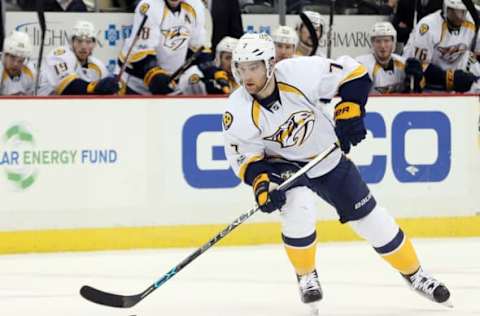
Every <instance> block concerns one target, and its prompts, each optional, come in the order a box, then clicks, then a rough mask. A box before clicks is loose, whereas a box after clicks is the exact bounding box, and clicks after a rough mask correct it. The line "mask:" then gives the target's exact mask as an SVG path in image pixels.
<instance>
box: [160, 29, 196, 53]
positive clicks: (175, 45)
mask: <svg viewBox="0 0 480 316" xmlns="http://www.w3.org/2000/svg"><path fill="white" fill-rule="evenodd" d="M162 34H163V36H164V37H165V40H164V43H163V45H164V46H165V47H167V48H170V49H171V50H177V49H179V48H180V47H181V46H182V45H183V43H185V42H186V41H187V40H188V39H189V38H190V32H189V31H188V29H187V28H186V27H184V26H183V25H181V26H174V27H172V28H170V29H168V30H162Z"/></svg>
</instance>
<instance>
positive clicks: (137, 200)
mask: <svg viewBox="0 0 480 316" xmlns="http://www.w3.org/2000/svg"><path fill="white" fill-rule="evenodd" d="M225 102H226V98H223V97H218V98H215V97H213V98H212V97H209V98H188V97H183V98H39V99H34V98H3V99H2V102H1V104H0V135H1V138H0V169H1V171H0V201H1V203H0V216H1V219H2V220H1V221H0V253H17V252H32V251H36V252H43V251H69V250H72V251H74V250H100V249H128V248H153V247H195V246H199V245H201V244H203V243H204V242H205V241H206V240H208V239H209V238H210V237H211V236H213V235H214V234H215V233H217V232H218V231H220V230H221V229H222V227H223V226H224V225H225V224H229V223H230V222H231V221H233V220H234V219H235V218H236V217H237V216H239V215H240V214H241V213H243V212H246V211H247V210H249V209H250V208H251V207H252V206H253V196H252V193H251V189H250V188H249V187H247V186H245V185H243V184H240V183H239V181H238V179H237V178H236V177H235V176H234V175H233V172H232V171H231V169H230V168H229V166H228V163H227V161H226V160H225V154H224V151H223V145H222V142H223V139H222V135H221V115H222V109H223V107H224V105H225ZM367 109H368V114H367V117H366V122H367V127H368V129H369V134H368V137H367V139H366V140H365V141H364V142H363V143H362V144H361V145H360V146H359V147H356V148H354V149H353V153H352V155H351V158H352V159H353V160H354V161H355V162H356V163H357V164H358V165H359V168H360V170H361V172H362V175H363V177H364V178H365V180H366V181H367V182H368V183H369V185H370V187H371V189H372V191H373V193H374V194H375V196H376V197H377V200H378V201H380V203H381V204H382V205H384V206H386V207H387V208H388V209H389V211H390V212H392V214H393V215H394V216H395V217H396V218H398V219H399V221H400V223H401V224H402V225H403V226H404V228H405V229H406V231H408V232H409V233H410V234H411V235H412V236H417V237H422V236H426V237H443V236H459V237H461V236H480V189H479V186H478V184H477V180H478V175H480V159H479V157H480V132H479V116H480V103H479V102H478V96H452V95H441V96H424V95H421V96H409V97H406V96H393V97H371V98H370V100H369V103H368V106H367ZM318 206H319V207H318V209H319V212H318V213H319V219H320V220H319V224H318V225H319V226H318V227H319V230H318V232H319V234H318V235H319V238H320V240H321V241H329V240H355V239H357V237H356V236H355V235H353V233H352V232H351V231H350V230H349V229H348V227H343V226H342V225H340V224H339V223H338V221H337V220H336V214H335V211H334V210H333V209H332V208H331V207H329V206H328V205H326V204H325V203H324V202H322V201H321V200H319V201H318ZM278 221H279V217H278V214H274V215H269V216H268V215H265V214H256V215H255V216H253V218H251V219H250V220H249V221H248V222H247V223H246V224H243V225H241V227H240V228H239V229H238V231H237V232H234V233H232V234H231V235H230V236H228V237H227V238H226V239H225V241H223V242H222V243H223V244H224V245H246V244H259V243H275V242H279V241H280V238H279V237H280V236H279V230H280V226H279V222H278Z"/></svg>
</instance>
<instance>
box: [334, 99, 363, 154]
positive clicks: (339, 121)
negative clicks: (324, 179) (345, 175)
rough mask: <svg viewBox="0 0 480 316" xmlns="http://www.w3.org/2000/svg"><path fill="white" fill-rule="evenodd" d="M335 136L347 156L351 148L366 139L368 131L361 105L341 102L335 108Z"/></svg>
mask: <svg viewBox="0 0 480 316" xmlns="http://www.w3.org/2000/svg"><path fill="white" fill-rule="evenodd" d="M335 134H337V137H338V140H339V141H340V148H341V149H342V151H343V152H344V153H346V154H348V153H349V152H350V146H356V145H357V144H358V143H360V142H361V141H362V140H363V139H365V136H366V135H367V130H366V129H365V124H364V123H363V117H362V111H361V108H360V105H359V104H357V103H354V102H340V103H338V104H337V105H336V106H335Z"/></svg>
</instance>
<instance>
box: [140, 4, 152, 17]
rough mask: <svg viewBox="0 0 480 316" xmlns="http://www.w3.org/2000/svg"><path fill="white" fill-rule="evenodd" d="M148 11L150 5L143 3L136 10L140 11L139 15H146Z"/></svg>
mask: <svg viewBox="0 0 480 316" xmlns="http://www.w3.org/2000/svg"><path fill="white" fill-rule="evenodd" d="M149 9H150V5H149V4H148V3H146V2H144V3H142V4H141V5H140V8H139V9H138V10H139V11H140V13H141V14H147V12H148V10H149Z"/></svg>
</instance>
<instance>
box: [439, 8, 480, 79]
mask: <svg viewBox="0 0 480 316" xmlns="http://www.w3.org/2000/svg"><path fill="white" fill-rule="evenodd" d="M462 2H463V4H464V5H465V6H466V7H467V10H468V12H469V13H470V15H471V16H472V19H473V22H474V23H475V35H474V36H473V39H472V42H471V43H470V51H471V52H472V54H473V55H474V56H475V48H476V47H477V36H478V28H479V26H480V17H479V16H478V11H477V8H475V5H474V4H473V2H472V0H462ZM445 14H446V12H445ZM475 59H476V56H475ZM470 60H471V59H470V58H469V59H468V63H467V71H470V66H471V64H472V63H471V61H470Z"/></svg>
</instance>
